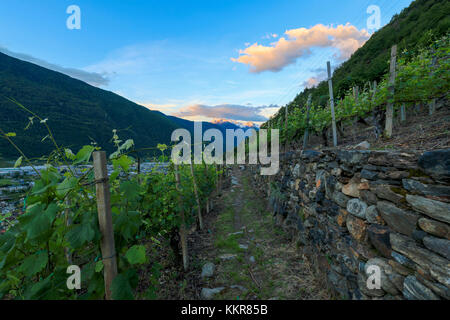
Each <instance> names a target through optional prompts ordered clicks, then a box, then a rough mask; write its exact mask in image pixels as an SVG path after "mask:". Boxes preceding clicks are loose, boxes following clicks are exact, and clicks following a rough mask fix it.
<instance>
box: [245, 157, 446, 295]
mask: <svg viewBox="0 0 450 320" xmlns="http://www.w3.org/2000/svg"><path fill="white" fill-rule="evenodd" d="M250 170H252V171H253V177H254V184H255V186H256V187H259V188H261V189H262V190H263V191H264V192H267V193H268V196H269V198H270V203H271V207H272V209H273V213H274V217H275V221H276V223H277V224H279V225H281V226H283V228H284V229H285V230H286V231H287V232H289V233H290V234H291V235H292V237H293V238H294V239H295V240H296V241H297V242H298V244H299V245H300V250H303V254H304V257H305V258H306V259H308V260H310V261H311V262H312V264H313V265H314V266H315V268H316V269H317V272H318V273H320V274H321V275H323V276H324V277H326V279H327V283H328V284H329V287H330V288H331V290H332V291H333V292H334V293H335V295H336V296H337V297H340V298H343V299H449V298H450V261H449V260H450V149H447V150H439V151H433V152H425V153H423V154H420V153H415V152H394V151H368V150H324V151H321V152H318V151H304V152H291V153H286V154H284V155H281V157H280V171H279V172H278V174H277V175H275V176H272V177H267V176H266V177H264V176H261V175H260V170H259V167H258V166H250ZM373 265H375V266H378V267H379V269H378V270H380V271H381V274H380V277H381V287H380V288H379V289H377V288H375V289H373V288H372V289H369V287H370V286H369V287H368V286H367V280H368V277H369V276H371V275H373V273H372V272H373V271H372V269H371V268H369V267H370V266H373ZM369 281H372V280H371V279H369Z"/></svg>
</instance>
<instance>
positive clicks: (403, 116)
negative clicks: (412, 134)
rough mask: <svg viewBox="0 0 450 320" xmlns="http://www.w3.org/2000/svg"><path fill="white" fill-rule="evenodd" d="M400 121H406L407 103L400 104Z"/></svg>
mask: <svg viewBox="0 0 450 320" xmlns="http://www.w3.org/2000/svg"><path fill="white" fill-rule="evenodd" d="M400 121H401V122H405V121H406V110H405V105H404V104H402V105H401V106H400Z"/></svg>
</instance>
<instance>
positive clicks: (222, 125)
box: [168, 116, 258, 150]
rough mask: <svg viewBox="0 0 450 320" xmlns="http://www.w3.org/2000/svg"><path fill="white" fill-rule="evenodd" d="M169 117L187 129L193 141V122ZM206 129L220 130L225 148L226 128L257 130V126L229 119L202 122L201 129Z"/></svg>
mask: <svg viewBox="0 0 450 320" xmlns="http://www.w3.org/2000/svg"><path fill="white" fill-rule="evenodd" d="M168 117H169V119H171V120H172V121H173V122H174V123H176V124H177V125H179V126H180V127H182V128H185V129H187V130H188V131H189V132H190V133H191V136H192V141H194V140H193V139H194V122H193V121H190V120H186V119H181V118H177V117H174V116H168ZM208 129H217V130H219V131H220V132H222V135H223V145H224V149H223V150H226V149H225V147H226V138H225V137H226V130H227V129H232V130H237V129H242V130H244V132H245V131H246V130H247V129H255V130H258V128H257V127H254V126H238V125H237V124H235V123H232V122H230V121H219V122H214V123H211V122H202V131H203V132H205V131H206V130H208ZM239 143H241V140H238V139H235V146H237V145H238V144H239Z"/></svg>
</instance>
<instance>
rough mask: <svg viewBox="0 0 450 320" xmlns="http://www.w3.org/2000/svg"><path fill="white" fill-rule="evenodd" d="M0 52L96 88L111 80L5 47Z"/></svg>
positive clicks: (98, 74)
mask: <svg viewBox="0 0 450 320" xmlns="http://www.w3.org/2000/svg"><path fill="white" fill-rule="evenodd" d="M0 52H2V53H4V54H6V55H8V56H11V57H14V58H17V59H20V60H24V61H27V62H31V63H34V64H37V65H39V66H41V67H44V68H47V69H50V70H53V71H56V72H61V73H64V74H65V75H68V76H70V77H72V78H75V79H78V80H81V81H84V82H87V83H89V84H91V85H93V86H96V87H99V86H106V85H107V84H108V83H109V79H108V78H107V77H106V76H105V75H104V74H100V73H96V72H88V71H84V70H81V69H75V68H66V67H61V66H58V65H56V64H52V63H49V62H47V61H44V60H41V59H38V58H35V57H33V56H30V55H28V54H25V53H17V52H12V51H10V50H8V49H6V48H4V47H0Z"/></svg>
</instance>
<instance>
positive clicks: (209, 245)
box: [190, 166, 329, 300]
mask: <svg viewBox="0 0 450 320" xmlns="http://www.w3.org/2000/svg"><path fill="white" fill-rule="evenodd" d="M229 182H230V183H229V186H228V187H227V188H225V189H224V190H223V191H222V194H221V196H220V197H219V198H218V199H217V200H216V201H215V207H214V211H213V214H212V215H211V216H209V217H208V218H207V219H206V220H207V222H206V226H207V231H205V232H204V233H203V234H200V235H199V236H195V235H193V237H192V238H191V239H190V240H191V241H190V244H191V246H192V247H194V250H193V254H194V255H195V257H196V258H195V262H194V263H195V265H196V272H197V277H196V278H197V280H196V281H197V283H196V285H195V286H196V288H197V289H196V293H195V294H194V296H191V298H193V299H199V298H205V294H206V295H210V296H211V298H213V299H232V300H236V299H239V300H242V299H247V300H256V299H328V298H329V295H328V293H327V292H326V291H325V290H324V289H323V288H324V286H323V285H322V284H321V283H320V281H319V280H318V279H317V278H316V277H315V276H314V275H313V274H312V272H311V267H310V266H309V265H308V264H307V263H306V262H305V261H304V260H303V258H302V257H301V251H300V250H299V249H298V248H297V247H296V245H295V243H291V242H290V241H289V240H288V237H287V236H286V235H285V234H284V232H283V230H282V229H281V228H278V227H276V226H275V225H274V223H273V221H272V214H271V213H270V212H269V211H268V209H267V208H268V207H267V200H266V199H265V196H264V195H261V194H257V193H256V191H255V190H254V188H252V187H251V183H250V176H249V174H248V173H247V171H245V170H240V169H239V167H238V166H235V167H234V168H233V171H232V175H231V178H230V181H229ZM207 262H211V263H214V265H215V270H214V274H213V276H211V277H207V278H201V277H200V273H201V271H202V267H203V265H204V264H205V263H207ZM204 288H205V289H204ZM208 289H217V290H215V293H213V292H214V291H210V290H208ZM202 290H203V293H202Z"/></svg>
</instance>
